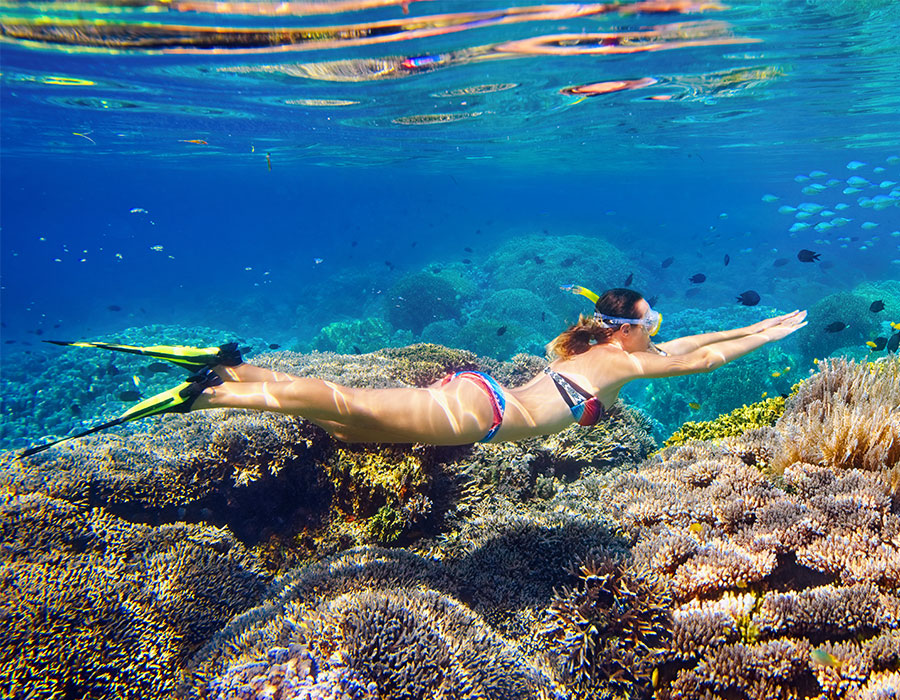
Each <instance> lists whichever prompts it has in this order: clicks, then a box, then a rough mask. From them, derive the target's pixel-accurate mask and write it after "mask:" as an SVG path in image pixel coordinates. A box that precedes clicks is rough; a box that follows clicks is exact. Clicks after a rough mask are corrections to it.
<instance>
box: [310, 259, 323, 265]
mask: <svg viewBox="0 0 900 700" xmlns="http://www.w3.org/2000/svg"><path fill="white" fill-rule="evenodd" d="M313 262H314V263H315V264H316V265H321V264H322V263H323V262H325V260H324V258H313Z"/></svg>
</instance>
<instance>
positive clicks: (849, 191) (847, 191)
mask: <svg viewBox="0 0 900 700" xmlns="http://www.w3.org/2000/svg"><path fill="white" fill-rule="evenodd" d="M841 192H843V193H844V194H856V193H857V192H862V190H861V189H859V188H858V187H845V188H844V189H842V190H841Z"/></svg>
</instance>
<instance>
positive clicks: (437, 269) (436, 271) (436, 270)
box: [431, 265, 441, 274]
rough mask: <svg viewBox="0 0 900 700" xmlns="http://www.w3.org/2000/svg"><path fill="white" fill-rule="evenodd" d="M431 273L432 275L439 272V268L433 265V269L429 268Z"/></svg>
mask: <svg viewBox="0 0 900 700" xmlns="http://www.w3.org/2000/svg"><path fill="white" fill-rule="evenodd" d="M431 271H432V272H433V273H434V274H437V273H438V272H440V271H441V268H439V267H438V266H437V265H435V266H434V267H433V268H431Z"/></svg>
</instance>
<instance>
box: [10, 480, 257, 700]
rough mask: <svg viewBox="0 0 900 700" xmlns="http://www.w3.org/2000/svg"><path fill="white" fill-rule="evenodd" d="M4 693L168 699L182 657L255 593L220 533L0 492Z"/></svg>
mask: <svg viewBox="0 0 900 700" xmlns="http://www.w3.org/2000/svg"><path fill="white" fill-rule="evenodd" d="M0 539H2V541H3V544H4V546H3V548H2V550H0V562H2V570H3V576H2V577H0V589H2V590H0V597H2V600H3V601H4V604H3V612H2V624H0V695H3V697H29V698H31V697H35V698H37V697H42V698H71V697H90V698H102V699H105V698H108V699H109V700H114V699H115V700H119V699H121V698H135V699H138V698H146V697H171V695H172V693H173V692H174V678H175V676H176V674H177V672H178V670H179V669H180V668H181V665H182V664H183V663H184V661H185V659H186V658H187V657H188V656H189V655H190V654H191V653H192V652H194V651H195V650H196V649H197V648H198V647H200V646H201V645H202V644H204V643H205V642H206V641H207V640H208V639H209V638H210V637H211V636H212V634H213V632H214V631H215V630H217V629H219V628H220V627H221V626H222V625H223V624H224V623H225V621H226V620H228V618H230V617H231V616H232V615H234V614H235V613H236V612H238V611H239V610H243V609H244V608H246V607H247V606H248V605H252V604H253V603H254V602H255V601H256V600H258V598H259V596H260V595H261V593H262V589H263V586H264V584H265V579H264V577H263V576H262V575H261V573H260V572H259V571H258V569H257V567H256V565H255V563H254V562H253V560H252V559H251V557H250V556H249V555H248V554H247V552H246V550H244V548H243V547H242V546H241V545H240V544H239V543H238V542H236V541H235V540H234V538H233V537H232V536H231V535H230V534H228V533H227V532H226V531H222V530H217V529H215V528H210V527H206V526H189V525H178V526H164V527H160V528H152V527H149V526H146V525H134V524H131V523H127V522H125V521H123V520H120V519H118V518H116V517H114V516H111V515H109V514H107V513H104V512H103V511H101V510H99V509H95V510H93V511H86V510H80V509H79V508H77V507H76V506H73V505H71V504H69V503H66V502H64V501H59V500H54V499H49V498H47V497H46V496H43V495H40V494H28V495H24V496H8V495H7V496H4V497H3V498H2V501H0Z"/></svg>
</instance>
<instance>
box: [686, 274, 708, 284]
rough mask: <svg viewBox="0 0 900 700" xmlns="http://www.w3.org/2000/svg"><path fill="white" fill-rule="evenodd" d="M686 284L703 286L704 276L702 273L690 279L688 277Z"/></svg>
mask: <svg viewBox="0 0 900 700" xmlns="http://www.w3.org/2000/svg"><path fill="white" fill-rule="evenodd" d="M688 282H693V283H694V284H703V283H704V282H706V275H704V274H703V273H702V272H698V273H697V274H696V275H694V276H692V277H688Z"/></svg>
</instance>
